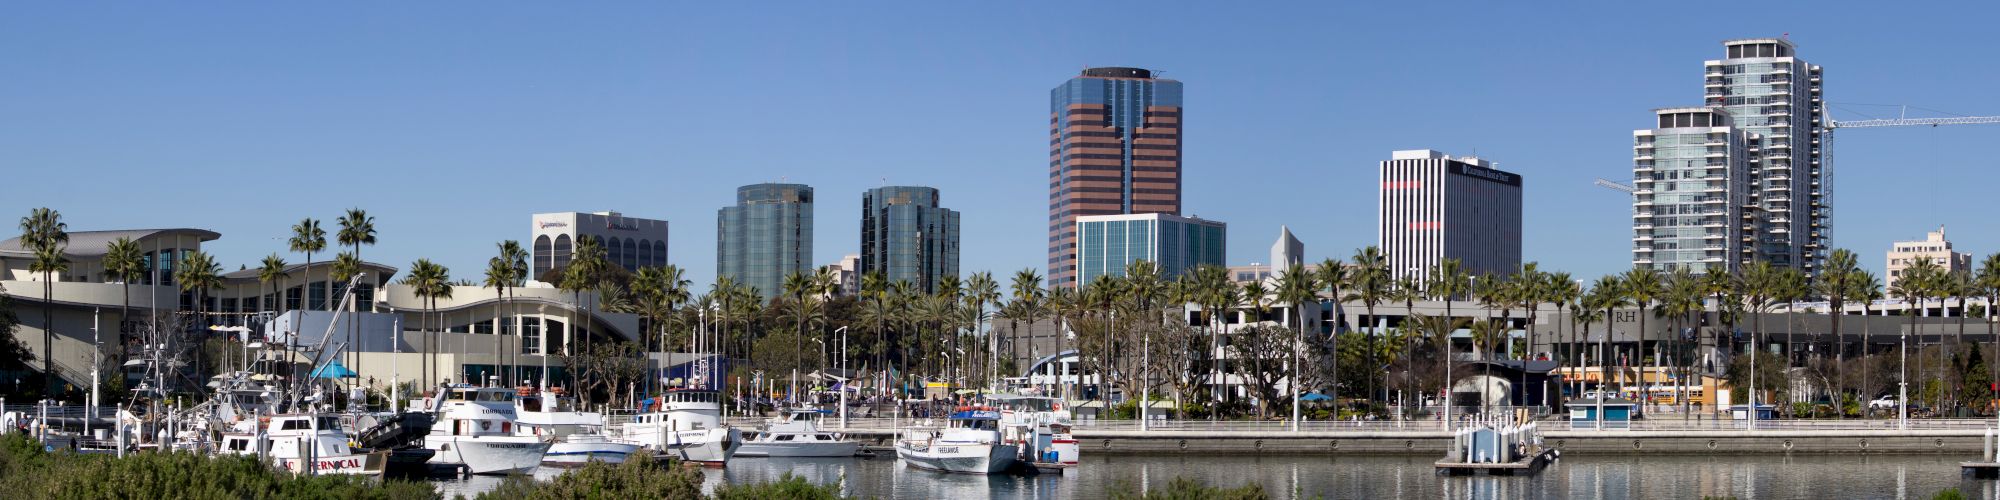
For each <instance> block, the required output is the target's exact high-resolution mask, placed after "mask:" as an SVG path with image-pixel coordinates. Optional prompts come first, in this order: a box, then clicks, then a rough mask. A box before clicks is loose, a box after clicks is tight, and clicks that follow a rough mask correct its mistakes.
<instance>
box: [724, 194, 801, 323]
mask: <svg viewBox="0 0 2000 500" xmlns="http://www.w3.org/2000/svg"><path fill="white" fill-rule="evenodd" d="M812 245H813V190H812V187H811V186H806V185H804V184H751V185H748V186H743V187H740V188H736V205H735V206H729V207H723V208H722V210H720V211H719V212H718V213H717V214H716V235H715V270H716V274H717V275H718V276H727V277H729V278H730V279H732V280H735V281H736V282H737V283H739V284H742V285H745V286H750V287H754V288H756V289H757V293H758V294H759V295H760V296H762V297H763V298H764V299H767V300H768V299H769V298H771V297H773V296H776V295H778V294H780V293H782V292H783V290H782V289H781V287H782V286H783V284H784V280H785V276H786V275H789V274H791V273H793V272H798V271H810V270H812Z"/></svg>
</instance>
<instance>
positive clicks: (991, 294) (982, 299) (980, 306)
mask: <svg viewBox="0 0 2000 500" xmlns="http://www.w3.org/2000/svg"><path fill="white" fill-rule="evenodd" d="M965 301H966V304H965V305H966V307H967V308H969V309H971V310H972V311H973V313H974V316H973V325H972V330H973V332H974V333H975V334H983V335H985V336H986V351H987V354H988V356H982V357H981V358H982V359H981V362H982V363H989V364H990V363H991V362H992V361H991V355H992V354H993V353H997V352H999V349H1000V345H999V344H998V343H997V341H996V339H995V337H994V336H993V334H992V333H991V332H988V331H987V330H986V317H987V312H986V306H988V305H995V306H997V305H999V303H1000V302H999V301H1000V283H999V282H996V281H993V273H991V272H987V271H980V272H976V273H972V278H971V279H968V280H966V282H965ZM986 368H987V369H984V370H980V371H979V373H980V375H982V377H983V378H986V379H987V380H986V385H989V386H990V385H992V384H993V380H992V377H991V375H990V373H991V372H992V368H993V367H991V366H988V367H986Z"/></svg>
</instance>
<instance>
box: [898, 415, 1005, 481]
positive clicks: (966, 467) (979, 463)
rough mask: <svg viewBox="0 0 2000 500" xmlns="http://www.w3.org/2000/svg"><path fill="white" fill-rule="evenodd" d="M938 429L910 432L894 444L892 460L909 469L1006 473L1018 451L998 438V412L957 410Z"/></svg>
mask: <svg viewBox="0 0 2000 500" xmlns="http://www.w3.org/2000/svg"><path fill="white" fill-rule="evenodd" d="M946 421H947V422H949V424H948V425H947V426H946V427H944V428H942V429H937V428H912V429H909V430H906V431H904V432H903V436H902V437H901V438H899V439H897V440H896V456H897V457H899V458H902V459H903V462H904V463H908V464H910V466H911V467H916V468H920V469H930V470H935V471H942V472H960V473H968V474H992V473H996V472H1003V471H1006V470H1007V469H1008V468H1009V467H1013V466H1014V463H1015V462H1016V461H1017V460H1018V459H1019V454H1020V449H1019V448H1018V447H1017V446H1015V445H1013V444H1008V443H1006V442H1004V441H1002V440H1001V438H1000V412H997V411H994V410H993V409H992V408H991V407H984V406H974V407H966V406H961V407H959V408H958V411H957V412H955V413H952V414H951V418H950V419H947V420H946Z"/></svg>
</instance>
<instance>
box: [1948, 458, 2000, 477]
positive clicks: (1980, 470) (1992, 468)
mask: <svg viewBox="0 0 2000 500" xmlns="http://www.w3.org/2000/svg"><path fill="white" fill-rule="evenodd" d="M1958 472H1959V474H1960V475H1963V476H1967V477H1971V478H1975V479H2000V462H1959V463H1958Z"/></svg>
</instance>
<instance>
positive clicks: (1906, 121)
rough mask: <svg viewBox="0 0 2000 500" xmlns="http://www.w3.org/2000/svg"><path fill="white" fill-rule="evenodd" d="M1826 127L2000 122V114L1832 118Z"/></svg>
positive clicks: (1934, 125) (1933, 125)
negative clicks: (1865, 118) (1871, 118)
mask: <svg viewBox="0 0 2000 500" xmlns="http://www.w3.org/2000/svg"><path fill="white" fill-rule="evenodd" d="M1829 123H1830V125H1828V126H1827V127H1826V128H1828V129H1837V128H1872V127H1915V126H1922V125H1929V126H1932V127H1936V126H1939V125H1981V124H1988V123H2000V116H1949V117H1943V118H1879V119H1873V120H1853V121H1839V120H1830V121H1829Z"/></svg>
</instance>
